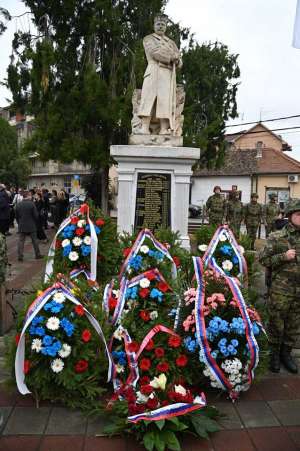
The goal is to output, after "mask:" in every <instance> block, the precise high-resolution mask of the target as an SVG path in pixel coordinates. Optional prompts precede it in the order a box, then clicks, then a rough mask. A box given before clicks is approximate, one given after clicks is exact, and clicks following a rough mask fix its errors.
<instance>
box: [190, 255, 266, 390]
mask: <svg viewBox="0 0 300 451" xmlns="http://www.w3.org/2000/svg"><path fill="white" fill-rule="evenodd" d="M193 263H194V268H195V275H196V280H197V290H196V301H195V320H196V334H197V339H198V343H199V345H200V349H201V350H202V352H203V358H204V362H205V364H206V366H207V367H208V369H209V370H210V372H211V373H212V374H213V375H214V376H215V378H216V379H217V380H218V381H219V383H220V384H221V385H222V387H223V389H224V390H227V391H229V394H230V397H231V398H232V399H235V398H236V397H237V393H236V392H235V390H234V387H233V386H232V384H231V383H230V381H229V380H228V379H227V376H226V375H225V374H224V372H223V371H222V370H221V368H220V367H219V365H218V364H217V363H216V361H215V359H214V358H213V357H212V355H211V352H210V346H209V342H208V339H207V335H206V325H205V317H204V301H205V285H204V278H203V262H202V260H201V258H200V257H193ZM223 277H224V279H225V281H226V283H227V284H228V286H229V287H230V290H231V292H232V294H233V298H234V300H235V301H236V303H237V305H238V307H239V310H240V313H241V316H242V318H243V322H244V324H245V335H246V339H247V343H248V346H249V351H250V362H249V365H248V381H249V384H251V383H252V381H253V378H254V370H255V368H256V366H257V364H258V361H259V348H258V345H257V342H256V339H255V337H254V333H253V326H252V323H251V320H250V317H249V314H248V311H247V306H246V303H245V300H244V298H243V295H242V293H241V291H240V288H239V286H238V282H237V281H236V280H235V278H234V277H228V276H223Z"/></svg>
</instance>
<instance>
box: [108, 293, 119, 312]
mask: <svg viewBox="0 0 300 451" xmlns="http://www.w3.org/2000/svg"><path fill="white" fill-rule="evenodd" d="M117 303H118V301H117V299H116V298H113V297H112V296H111V297H110V298H109V300H108V308H109V310H113V309H114V308H116V306H117Z"/></svg>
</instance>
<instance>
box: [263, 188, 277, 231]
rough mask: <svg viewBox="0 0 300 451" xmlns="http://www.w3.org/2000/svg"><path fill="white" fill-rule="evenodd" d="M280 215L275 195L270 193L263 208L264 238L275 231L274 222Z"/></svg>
mask: <svg viewBox="0 0 300 451" xmlns="http://www.w3.org/2000/svg"><path fill="white" fill-rule="evenodd" d="M279 215H280V207H279V205H278V203H277V196H276V194H274V193H272V194H271V195H270V201H269V202H268V203H267V205H266V206H265V224H266V238H268V236H269V235H270V233H271V232H274V230H275V220H276V219H277V218H278V217H279Z"/></svg>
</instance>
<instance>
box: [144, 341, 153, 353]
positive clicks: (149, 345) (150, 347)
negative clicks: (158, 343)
mask: <svg viewBox="0 0 300 451" xmlns="http://www.w3.org/2000/svg"><path fill="white" fill-rule="evenodd" d="M153 348H154V341H153V340H149V342H148V343H147V346H146V347H145V349H146V351H152V349H153Z"/></svg>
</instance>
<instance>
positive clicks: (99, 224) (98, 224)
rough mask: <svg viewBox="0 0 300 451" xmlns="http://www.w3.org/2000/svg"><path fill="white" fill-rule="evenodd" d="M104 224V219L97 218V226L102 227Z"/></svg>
mask: <svg viewBox="0 0 300 451" xmlns="http://www.w3.org/2000/svg"><path fill="white" fill-rule="evenodd" d="M104 224H105V221H103V219H97V221H96V225H97V226H99V227H102V226H104Z"/></svg>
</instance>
